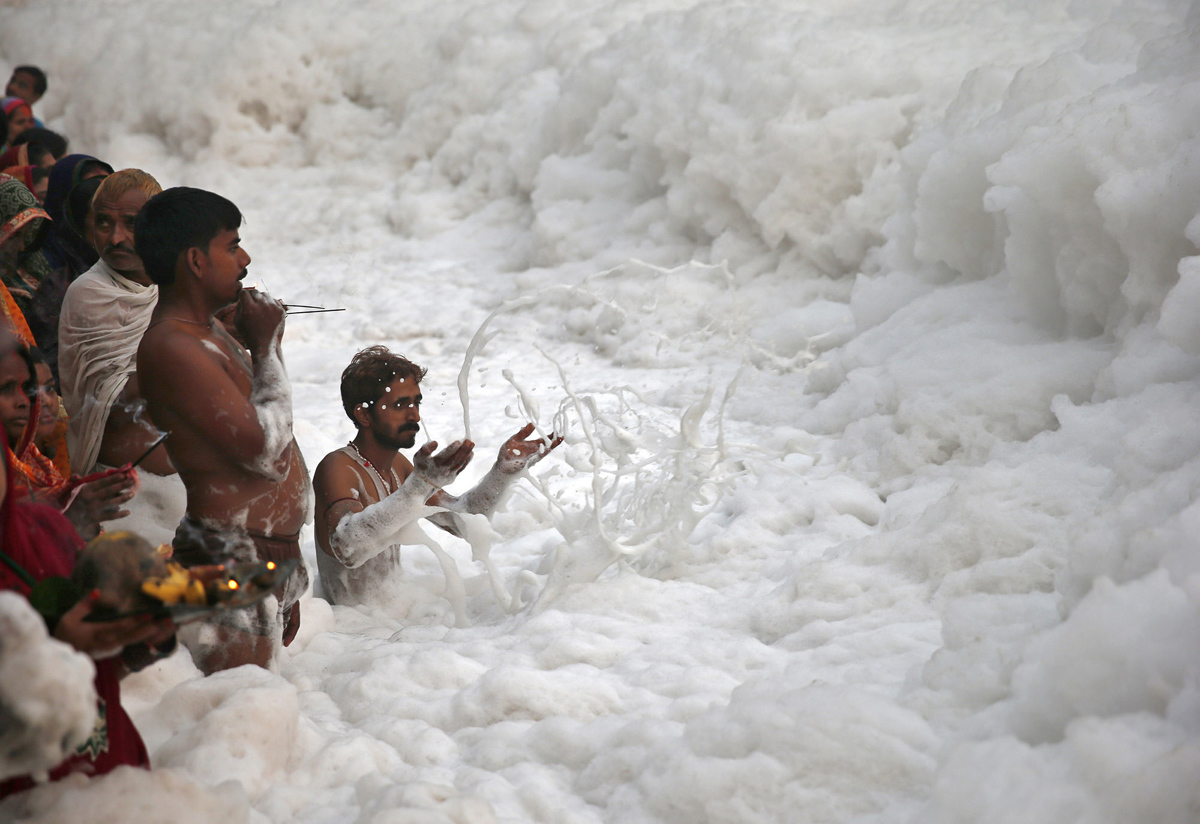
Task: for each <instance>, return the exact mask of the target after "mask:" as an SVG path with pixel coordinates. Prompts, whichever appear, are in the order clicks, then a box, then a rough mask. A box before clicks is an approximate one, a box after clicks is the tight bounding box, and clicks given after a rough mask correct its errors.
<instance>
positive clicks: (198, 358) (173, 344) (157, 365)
mask: <svg viewBox="0 0 1200 824" xmlns="http://www.w3.org/2000/svg"><path fill="white" fill-rule="evenodd" d="M228 350H229V347H228V346H227V345H225V344H224V341H222V340H221V339H220V338H218V337H217V336H216V335H214V334H212V332H211V331H209V330H207V329H204V328H203V327H199V328H198V329H195V330H193V329H187V328H180V327H179V326H178V325H177V324H172V323H153V324H151V325H150V328H149V329H147V330H146V334H144V335H143V336H142V342H141V343H140V344H139V345H138V369H139V371H141V370H146V371H148V372H149V373H150V374H162V375H173V376H176V377H183V376H182V375H180V374H179V372H178V371H177V370H179V369H181V368H189V367H191V368H194V367H196V366H203V365H204V364H213V365H217V366H221V367H222V368H224V367H225V366H226V365H227V364H228V363H230V362H231V361H232V359H233V357H234V353H232V352H230V351H228ZM189 379H191V378H190V376H189Z"/></svg>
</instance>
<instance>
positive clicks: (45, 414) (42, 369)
mask: <svg viewBox="0 0 1200 824" xmlns="http://www.w3.org/2000/svg"><path fill="white" fill-rule="evenodd" d="M33 368H34V371H36V372H37V391H38V393H39V394H40V395H41V397H42V406H41V410H40V415H39V416H38V430H37V440H39V441H40V440H42V439H44V438H48V437H50V436H51V435H53V434H54V427H56V426H57V425H58V407H59V404H60V403H61V401H60V400H59V397H58V387H57V386H55V384H54V374H53V373H52V372H51V371H50V366H49V365H48V364H45V363H39V364H35V365H34V367H33Z"/></svg>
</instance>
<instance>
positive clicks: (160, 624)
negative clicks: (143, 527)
mask: <svg viewBox="0 0 1200 824" xmlns="http://www.w3.org/2000/svg"><path fill="white" fill-rule="evenodd" d="M46 86H47V79H46V75H45V73H43V72H42V71H41V70H40V69H37V68H36V67H32V66H18V67H17V68H16V69H15V70H14V71H13V74H12V78H11V79H10V80H9V82H8V85H7V86H6V92H5V93H6V95H8V96H7V97H5V98H4V101H3V109H4V127H5V133H4V149H3V156H2V157H3V161H0V163H7V162H8V161H14V162H12V164H11V165H8V166H3V168H4V169H5V172H4V174H3V175H0V274H2V278H0V298H2V304H3V310H2V311H0V430H2V431H0V440H2V441H3V450H2V457H3V462H4V467H3V472H2V473H0V482H2V485H0V500H2V501H3V505H2V508H0V589H5V590H13V591H16V592H19V593H21V594H23V595H26V596H33V597H32V600H33V601H34V603H35V606H37V607H38V609H39V611H40V612H41V613H42V615H43V617H44V618H45V619H46V623H47V628H48V631H49V635H51V636H53V637H54V638H55V639H58V641H61V642H63V643H66V644H68V645H70V646H71V647H73V648H74V649H76V650H79V651H82V652H85V653H87V654H89V655H90V656H92V658H93V659H95V689H96V693H97V696H98V701H99V702H101V709H102V711H101V712H98V717H99V718H103V719H104V723H103V724H99V723H98V724H97V728H96V730H95V731H94V733H93V735H92V737H91V738H89V739H88V740H87V741H85V742H83V743H82V744H80V745H79V746H78V748H77V749H76V750H75V751H74V753H73V754H72V755H71V756H70V757H69V758H68V759H67V760H66V761H64V762H63V763H62V764H61V765H59V767H58V768H57V769H55V770H54V771H52V772H51V776H52V777H55V778H56V777H60V776H62V775H65V774H68V773H71V772H76V771H80V772H85V773H89V774H100V773H103V772H106V771H107V770H110V769H112V768H113V767H115V766H117V765H119V764H133V765H140V766H148V758H147V755H146V750H145V747H144V746H143V745H142V743H141V739H140V738H139V737H138V734H137V730H136V729H135V728H134V726H133V724H132V722H131V721H130V720H129V719H128V717H126V716H125V714H124V712H123V711H121V709H120V686H119V684H120V678H121V677H122V676H123V675H124V674H126V673H128V672H131V671H133V670H134V669H136V668H138V667H141V666H145V665H147V664H149V663H152V662H153V661H154V660H156V658H157V657H159V656H162V655H166V654H170V652H171V651H173V649H174V648H175V639H176V633H177V629H178V637H179V639H180V640H181V641H182V642H183V643H184V645H185V646H186V647H187V648H188V651H189V652H190V654H191V656H192V659H193V660H194V662H195V663H196V665H197V666H198V667H199V668H200V670H201V671H202V672H204V673H205V674H211V673H213V672H216V671H218V670H222V669H227V668H230V667H235V666H240V665H246V664H250V665H258V666H262V667H271V666H273V664H274V662H275V660H276V657H277V656H278V654H279V652H280V648H281V647H282V646H286V645H288V644H290V643H291V641H292V640H293V639H294V638H295V636H296V632H297V630H298V628H299V626H300V597H301V596H302V595H303V594H304V593H305V592H306V591H307V590H308V589H309V575H308V570H307V569H306V568H305V564H304V560H303V557H302V555H301V550H300V530H301V528H302V527H303V526H304V525H305V524H307V523H314V522H315V540H316V557H317V566H318V570H319V573H320V578H321V583H322V594H323V595H324V597H325V598H326V599H327V600H329V601H330V602H332V603H336V604H346V605H353V604H358V603H364V602H368V601H370V600H371V599H372V598H375V597H379V593H380V592H381V591H383V590H381V588H380V585H381V584H384V583H386V582H388V581H389V580H394V578H395V576H397V575H399V574H400V552H401V545H403V544H405V543H410V542H411V540H410V538H409V536H410V535H411V530H412V528H413V526H414V524H415V523H416V522H417V521H418V520H419V519H422V518H427V519H428V520H429V521H430V522H431V523H433V524H435V525H437V526H438V527H440V528H442V529H445V530H448V531H450V532H452V533H455V534H459V535H462V534H465V531H466V523H465V521H464V520H463V518H462V516H464V515H467V514H479V515H484V516H487V515H490V514H491V513H492V512H493V511H494V509H495V508H496V506H497V505H498V504H499V502H500V501H501V500H502V498H503V496H504V493H505V491H506V490H507V489H508V488H509V486H510V485H511V484H512V482H513V480H514V479H515V478H516V477H518V476H519V474H520V473H521V472H522V471H523V470H524V469H526V468H528V467H529V466H530V465H532V464H533V463H534V462H536V461H538V460H540V459H541V458H542V457H544V456H545V455H546V454H548V453H549V452H550V451H551V450H552V449H553V448H554V447H555V446H557V445H558V444H559V443H560V442H561V440H562V439H561V437H556V436H555V435H553V434H550V435H549V436H546V437H533V435H534V428H533V425H532V424H530V425H527V426H525V427H524V428H522V429H521V430H520V431H518V432H517V433H516V434H515V435H513V436H512V437H511V438H509V439H508V440H507V441H506V442H505V443H504V445H503V446H502V447H501V449H500V452H499V456H498V458H497V460H496V462H495V464H494V466H493V467H492V468H491V470H490V471H489V472H488V473H487V474H486V475H485V476H484V477H483V479H482V480H481V481H480V482H479V484H478V485H476V486H475V488H473V489H471V490H470V491H469V492H467V493H466V494H464V495H462V496H461V497H456V496H454V495H452V494H450V493H449V492H447V491H446V489H445V487H446V486H448V485H449V484H451V483H452V482H453V481H454V480H455V479H456V478H457V477H458V475H459V473H461V472H462V470H463V469H464V468H465V467H466V466H467V464H468V463H469V462H470V461H471V459H472V456H473V451H474V444H472V443H471V442H470V441H469V440H461V441H456V442H454V443H452V444H450V445H449V446H447V447H446V448H445V449H443V450H441V451H440V452H437V451H436V450H437V444H436V443H432V442H431V443H427V444H425V445H424V446H423V447H421V448H420V449H419V450H417V451H416V452H415V453H414V455H413V457H412V460H411V461H410V460H409V458H407V457H406V456H404V455H403V454H402V453H401V451H400V450H402V449H407V448H410V447H413V446H414V445H415V440H416V437H417V433H418V431H419V428H420V420H421V417H420V404H421V391H420V383H421V381H422V380H423V379H424V377H425V370H424V369H422V368H421V367H419V366H417V365H416V364H414V363H412V362H410V361H408V360H407V359H405V358H403V357H402V356H400V355H397V354H394V353H392V352H390V351H389V350H388V349H387V348H385V347H383V346H372V347H369V348H367V349H364V350H363V351H361V352H359V353H358V354H357V355H355V357H354V359H353V360H352V362H351V363H350V364H349V366H347V367H346V369H345V372H344V373H343V375H342V380H341V396H342V397H341V402H342V406H343V409H344V410H345V413H346V415H347V416H348V417H349V418H350V420H351V421H352V422H353V424H354V427H355V430H356V435H355V437H354V439H353V440H352V441H351V442H350V443H348V444H347V446H345V447H343V448H341V449H338V450H335V451H334V452H332V453H330V454H329V455H327V456H326V457H325V458H324V459H323V460H322V461H321V462H320V464H319V465H318V467H317V469H316V473H315V476H313V477H312V478H310V476H309V471H308V468H307V466H306V465H305V462H304V459H303V457H302V456H301V454H300V450H299V448H298V446H297V445H296V441H295V438H294V436H293V433H292V400H291V388H290V384H289V381H288V378H287V374H286V372H285V369H284V365H283V356H282V348H281V341H282V335H283V328H284V316H285V314H286V307H285V306H284V305H283V304H282V303H280V302H279V301H276V300H274V299H272V298H270V297H269V296H267V295H265V294H263V293H260V292H259V291H257V290H256V289H254V288H246V287H244V286H243V282H244V280H245V278H246V274H247V272H248V266H249V263H250V257H249V255H248V254H247V252H246V251H245V250H244V249H243V248H242V245H241V237H240V234H239V229H240V226H241V222H242V215H241V212H240V211H239V210H238V208H237V207H236V206H235V205H234V204H233V203H232V202H230V201H229V200H228V199H226V198H224V197H222V196H221V195H218V194H216V193H213V192H208V191H204V190H201V189H194V188H187V187H175V188H169V189H166V190H163V188H162V187H161V186H160V185H159V183H158V181H156V180H155V179H154V178H153V177H152V176H151V175H150V174H147V173H146V172H144V171H142V170H139V169H122V170H115V169H114V168H113V167H112V166H110V165H109V164H107V163H105V162H104V161H102V160H100V159H98V158H96V157H92V156H90V155H85V154H67V141H66V140H64V139H63V138H61V137H60V136H58V135H56V134H54V133H53V132H49V131H47V130H45V129H44V128H42V127H41V124H40V123H39V122H38V121H36V119H35V118H34V116H33V109H32V107H33V105H34V104H35V103H37V101H38V100H39V99H40V98H41V96H42V95H43V94H44V93H45V91H46ZM31 135H32V137H31ZM60 388H61V391H60ZM164 436H165V439H164ZM135 463H136V464H137V465H136V467H135ZM139 472H147V473H151V474H153V475H157V476H163V477H174V478H177V481H178V483H179V484H180V485H181V486H182V488H183V491H184V494H185V497H186V511H185V514H184V517H183V519H182V521H180V523H179V524H178V526H177V527H175V533H174V540H173V541H172V542H171V546H170V548H164V549H163V551H164V552H167V553H169V554H170V557H171V559H172V560H173V561H175V562H177V563H179V564H181V565H183V566H184V567H187V568H192V569H196V568H206V569H209V568H212V566H213V565H216V564H228V563H231V562H232V563H243V562H244V563H264V562H268V561H273V562H281V561H282V562H295V572H293V573H292V574H290V575H289V576H288V577H287V578H286V579H285V580H283V581H282V582H280V584H279V585H278V586H277V587H276V588H275V589H274V590H273V591H272V593H271V596H270V597H267V598H264V599H262V600H259V601H257V602H256V603H253V604H249V605H246V606H245V607H244V608H241V609H219V610H213V611H212V612H211V614H210V615H209V616H207V617H206V618H204V619H203V621H198V622H196V623H195V624H191V625H189V626H187V627H179V628H177V627H176V626H175V624H174V623H173V621H172V619H171V616H170V613H169V612H168V611H158V612H153V613H151V612H147V613H144V614H140V615H135V616H128V617H120V618H115V619H113V620H95V619H96V618H97V617H103V615H102V613H101V612H99V610H102V609H104V608H105V607H106V606H111V605H106V604H105V603H104V595H103V594H102V593H101V590H99V589H94V590H92V591H90V592H87V593H84V592H73V591H71V590H70V589H67V590H66V592H68V593H69V597H66V598H64V597H63V596H62V595H61V594H60V595H59V597H57V598H56V599H46V598H39V597H37V596H36V591H37V590H38V589H39V587H43V586H44V583H43V582H45V581H48V580H52V579H53V580H59V579H61V580H70V579H71V576H72V570H73V568H75V567H76V559H77V558H78V557H79V553H80V551H81V549H82V548H83V547H84V545H85V542H87V541H89V540H90V541H92V542H93V543H92V545H89V549H90V548H91V546H93V545H95V544H96V543H97V542H98V541H103V538H102V537H101V538H97V536H98V535H99V534H100V533H102V532H103V530H104V525H105V523H107V522H110V521H113V520H116V519H119V518H122V517H125V516H127V515H128V514H129V510H128V509H127V506H128V505H129V504H130V502H131V501H133V500H134V499H135V496H136V495H137V494H138V490H139V487H140V484H139V479H140V477H141V476H139V474H138V473H139ZM314 502H315V504H314ZM89 618H91V619H92V620H89ZM0 646H2V645H0ZM3 701H4V698H3V695H2V694H0V718H6V719H17V720H16V721H5V722H4V723H7V724H10V725H11V724H16V723H18V722H19V719H20V712H19V708H13V707H5V706H2V704H3ZM7 732H11V730H4V729H0V743H3V742H4V741H5V740H6V737H5V734H6V733H7ZM3 777H4V776H2V775H0V778H3ZM30 785H31V779H30V777H29V776H17V777H9V778H7V779H6V780H5V781H4V782H3V783H2V784H0V797H3V796H5V795H9V794H11V793H14V792H18V791H20V790H22V789H25V788H27V787H28V786H30Z"/></svg>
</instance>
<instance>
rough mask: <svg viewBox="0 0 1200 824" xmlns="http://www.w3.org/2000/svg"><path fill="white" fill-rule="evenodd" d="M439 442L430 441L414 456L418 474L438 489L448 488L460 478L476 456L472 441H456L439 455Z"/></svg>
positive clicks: (414, 465)
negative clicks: (460, 474)
mask: <svg viewBox="0 0 1200 824" xmlns="http://www.w3.org/2000/svg"><path fill="white" fill-rule="evenodd" d="M435 449H437V441H430V442H429V443H427V444H425V445H424V446H422V447H421V448H420V449H418V450H417V454H415V455H413V469H414V470H415V471H416V474H417V475H418V476H419V477H421V478H424V479H425V480H427V481H429V483H431V484H433V485H434V486H437V487H443V486H446V485H447V484H448V483H450V482H451V481H453V480H454V479H455V478H457V477H458V473H460V472H462V471H463V469H465V468H466V466H467V464H469V463H470V462H471V458H472V457H473V455H474V449H475V444H474V443H472V442H471V441H466V440H464V441H455V442H454V443H452V444H450V445H449V446H447V447H446V448H445V449H443V450H442V451H441V452H439V453H438V454H436V455H434V454H433V450H435Z"/></svg>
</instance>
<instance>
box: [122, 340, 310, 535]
mask: <svg viewBox="0 0 1200 824" xmlns="http://www.w3.org/2000/svg"><path fill="white" fill-rule="evenodd" d="M179 336H186V337H187V338H188V339H189V340H181V339H180V337H179ZM173 339H174V340H173ZM201 358H206V359H208V360H209V361H210V363H211V364H215V365H216V366H218V367H219V368H220V369H221V370H222V371H223V372H224V373H225V374H226V375H227V376H228V378H229V379H230V380H231V381H232V384H233V386H234V387H236V391H237V392H239V393H240V395H241V397H242V398H243V399H249V398H250V394H251V364H250V359H249V356H248V355H247V353H246V351H245V350H244V349H243V348H242V347H241V346H240V345H239V344H238V343H237V342H236V341H234V340H233V338H231V337H230V336H229V335H228V333H226V332H225V330H224V329H223V328H221V326H220V324H218V323H214V324H212V325H211V326H205V325H201V324H197V323H186V322H182V321H177V320H173V319H166V320H164V321H163V322H159V323H155V324H153V325H151V327H150V328H149V329H148V330H147V331H146V334H145V336H144V337H143V339H142V344H141V347H140V348H139V349H138V374H139V376H141V381H140V384H141V390H142V394H143V397H144V398H145V400H146V403H147V410H148V412H149V414H150V417H151V418H152V419H153V420H154V422H155V424H156V425H157V426H158V427H159V428H160V429H164V430H167V431H168V432H170V433H171V435H170V438H168V440H167V443H166V446H167V451H168V453H169V455H170V458H171V461H172V463H174V465H175V467H176V468H177V469H178V471H179V476H180V479H181V480H182V481H183V484H184V487H185V488H186V489H187V513H188V515H190V516H191V517H193V518H198V519H203V520H205V521H209V522H212V523H216V524H222V525H228V526H236V527H240V528H243V529H246V530H249V531H254V532H263V533H267V534H273V535H294V534H296V533H297V532H299V531H300V527H301V526H303V525H304V522H305V520H306V519H307V515H308V512H309V507H310V501H311V497H310V487H309V481H308V470H307V468H306V467H305V465H304V459H303V457H302V456H301V455H300V450H299V448H298V447H297V446H296V442H295V440H293V441H292V442H291V445H290V447H288V448H287V449H286V450H285V452H284V454H283V456H282V457H281V458H280V460H279V461H277V462H276V464H275V465H274V466H273V467H272V470H273V473H272V474H274V475H275V476H276V477H275V478H268V477H264V476H263V475H261V474H258V473H255V472H252V471H250V470H249V469H248V468H246V467H245V466H244V465H242V464H240V463H238V462H235V461H233V460H231V459H230V458H228V457H226V456H225V455H223V454H222V453H221V452H220V451H218V450H217V449H215V448H213V447H212V446H211V445H210V443H209V439H208V438H207V437H206V435H205V433H204V432H203V431H202V429H201V428H200V426H199V425H198V424H197V423H196V422H194V421H193V420H189V417H188V415H187V414H184V413H183V410H195V409H198V408H204V405H205V404H210V405H211V404H212V403H213V398H212V396H211V394H210V392H211V387H209V386H206V385H204V382H203V381H194V382H184V383H177V384H175V385H174V387H173V388H172V387H170V386H169V385H167V384H166V382H164V381H160V380H155V379H154V378H155V376H161V375H163V373H164V370H182V371H181V374H187V373H188V372H189V371H191V368H192V367H193V366H194V365H195V364H196V363H197V362H198V361H197V359H201ZM222 413H223V410H222V408H221V405H220V403H219V399H218V400H217V405H216V407H215V410H214V411H213V419H212V420H211V421H208V425H213V426H222V425H224V426H229V427H236V426H238V421H237V420H236V417H235V416H234V415H226V416H223V414H222ZM192 414H193V415H194V414H195V413H194V411H193V413H192Z"/></svg>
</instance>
